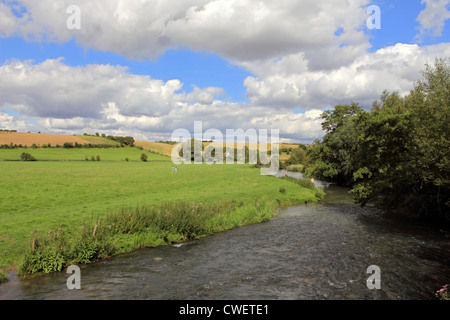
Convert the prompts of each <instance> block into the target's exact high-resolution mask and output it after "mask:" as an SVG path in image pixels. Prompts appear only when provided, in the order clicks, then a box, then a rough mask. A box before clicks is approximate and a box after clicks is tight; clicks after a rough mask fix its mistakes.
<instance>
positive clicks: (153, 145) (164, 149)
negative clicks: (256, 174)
mask: <svg viewBox="0 0 450 320" xmlns="http://www.w3.org/2000/svg"><path fill="white" fill-rule="evenodd" d="M211 143H212V142H203V146H204V147H207V146H208V145H210V144H211ZM135 145H137V146H141V147H143V148H144V149H146V150H149V151H152V152H157V153H159V154H163V155H166V156H169V157H170V156H171V154H172V149H173V147H174V146H175V145H170V144H167V143H161V142H152V141H142V140H136V141H135ZM235 146H236V144H235ZM246 146H249V144H248V143H246ZM223 147H224V148H225V144H224V146H223ZM298 147H299V145H297V144H285V143H283V144H280V145H279V149H280V150H281V149H284V148H293V149H294V148H298ZM258 148H259V146H258ZM270 148H271V145H270V144H269V145H267V150H270ZM289 157H290V156H289V155H288V154H280V160H281V161H285V160H287V159H289Z"/></svg>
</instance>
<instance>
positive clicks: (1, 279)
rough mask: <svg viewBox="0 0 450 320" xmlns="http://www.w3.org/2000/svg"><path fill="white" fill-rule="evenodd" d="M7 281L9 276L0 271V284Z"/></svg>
mask: <svg viewBox="0 0 450 320" xmlns="http://www.w3.org/2000/svg"><path fill="white" fill-rule="evenodd" d="M8 280H9V276H8V275H7V274H6V272H4V271H0V284H2V283H4V282H6V281H8Z"/></svg>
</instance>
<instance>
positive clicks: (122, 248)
mask: <svg viewBox="0 0 450 320" xmlns="http://www.w3.org/2000/svg"><path fill="white" fill-rule="evenodd" d="M0 173H1V174H2V176H3V177H4V178H5V179H4V180H3V181H2V183H3V184H5V186H4V187H5V188H3V190H5V192H4V193H2V195H0V200H1V201H2V203H4V204H5V205H4V206H3V207H2V214H1V215H0V236H1V238H0V252H2V253H5V254H2V255H1V256H0V269H2V270H7V271H17V268H16V266H20V265H24V263H25V266H26V267H22V271H24V274H34V273H39V272H47V271H49V270H58V269H62V268H63V267H64V266H65V265H66V264H67V263H70V262H73V261H83V260H84V261H86V262H87V261H95V260H96V259H100V258H103V257H107V256H111V255H116V254H120V253H124V252H130V251H133V250H135V249H136V248H140V247H146V246H156V245H162V244H170V243H175V242H181V241H184V240H187V239H189V238H194V237H195V238H199V237H203V236H205V235H208V234H211V233H214V232H220V231H223V230H227V229H230V228H234V227H236V226H240V225H245V224H249V223H257V222H261V221H266V220H267V219H268V218H270V217H271V215H272V214H274V212H275V208H276V207H279V206H284V205H292V204H298V203H305V202H310V201H318V200H319V199H320V194H321V193H320V191H318V190H317V189H308V188H304V187H301V186H299V185H297V184H295V183H292V182H290V181H285V180H283V179H276V178H274V177H268V176H261V175H260V170H259V169H256V168H252V166H250V165H235V166H219V165H212V166H209V165H184V166H180V167H179V168H178V170H177V173H176V174H175V173H172V171H171V163H170V162H166V163H164V162H153V163H150V162H149V163H144V162H131V161H130V162H126V161H122V162H121V161H117V162H90V161H86V162H82V161H80V162H70V161H69V162H39V161H37V162H33V163H29V162H5V163H3V164H2V167H1V168H0ZM255 199H257V200H255ZM175 203H177V204H179V206H180V207H178V209H180V208H183V210H186V208H188V206H199V208H201V210H206V211H211V212H213V211H214V210H216V209H217V208H216V209H212V208H214V205H216V206H218V207H220V208H221V209H220V210H219V209H217V210H219V211H220V214H218V215H217V216H216V218H215V219H213V218H214V215H211V217H210V218H209V219H210V220H208V228H209V229H207V230H206V231H204V232H192V233H191V234H189V233H186V232H180V230H178V229H176V228H175V229H173V230H172V229H169V230H168V229H165V228H162V229H161V230H150V227H149V226H148V225H146V224H145V223H143V224H142V226H144V227H143V228H142V229H139V231H138V232H135V233H129V232H121V233H117V234H115V235H114V236H112V234H113V233H112V232H113V231H111V230H114V228H112V227H111V226H112V224H113V223H114V222H111V221H112V220H113V217H115V218H117V217H121V219H123V220H124V221H123V223H125V222H127V223H129V222H130V221H126V219H124V217H125V212H127V214H130V213H131V215H132V216H133V215H136V216H139V215H141V213H142V212H143V211H139V210H141V209H142V210H144V209H145V210H147V212H148V214H149V216H151V215H153V218H152V219H154V217H155V216H157V215H156V214H155V212H153V210H155V209H152V208H158V210H160V209H161V208H162V206H164V205H165V204H171V205H173V204H175ZM258 205H259V206H260V207H258ZM261 205H263V206H264V208H262V207H261ZM175 207H177V206H174V208H175ZM130 208H132V209H130ZM205 208H209V209H205ZM226 208H230V209H229V210H228V209H227V210H225V209H226ZM178 209H176V210H178ZM263 209H264V210H263ZM127 210H128V211H127ZM145 210H144V211H145ZM176 210H175V211H176ZM180 210H181V209H180ZM199 210H200V209H199ZM217 210H216V211H214V212H219V211H217ZM266 210H267V212H266ZM138 211H139V212H138ZM269 211H270V212H269ZM151 212H153V213H151ZM176 212H177V211H176ZM194 212H196V211H195V210H194ZM150 213H151V215H150ZM197 213H198V212H197ZM224 217H226V218H227V219H225V218H224ZM108 219H109V220H108ZM132 220H133V219H132ZM150 220H151V219H150ZM185 220H186V219H184V220H183V219H182V221H184V222H186V221H185ZM174 221H177V219H175V220H174ZM110 222H111V223H110ZM177 223H178V222H177ZM96 226H97V227H96ZM115 226H117V224H116V225H115ZM184 226H185V227H186V225H184ZM213 226H214V227H213ZM108 227H109V230H110V231H108V232H111V233H108V232H107V228H108ZM191 227H192V226H191ZM82 228H84V229H82ZM94 229H96V230H95V232H94ZM93 235H94V236H93ZM87 238H91V239H93V240H94V241H93V242H86V239H87ZM83 241H84V242H83ZM50 243H52V244H51V245H50ZM80 243H83V245H80ZM46 246H48V247H49V248H54V249H51V250H50V249H48V250H47V249H45V250H43V251H42V252H41V253H40V254H39V255H38V254H37V253H38V252H39V251H38V250H39V249H38V248H39V247H40V248H44V247H46ZM75 247H77V248H78V251H77V252H75V251H74V248H75ZM32 249H33V250H34V254H30V252H31V250H32ZM69 253H70V254H69ZM24 254H28V256H29V259H28V260H26V259H24ZM43 256H46V257H47V258H45V259H44V258H43ZM30 261H34V265H35V266H38V267H35V268H34V270H33V267H31V265H32V262H30ZM30 271H31V272H30Z"/></svg>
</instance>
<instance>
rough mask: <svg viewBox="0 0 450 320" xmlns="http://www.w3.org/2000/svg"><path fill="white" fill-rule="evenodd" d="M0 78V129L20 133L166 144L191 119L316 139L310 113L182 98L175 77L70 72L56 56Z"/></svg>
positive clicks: (9, 68) (89, 69) (16, 66)
mask: <svg viewBox="0 0 450 320" xmlns="http://www.w3.org/2000/svg"><path fill="white" fill-rule="evenodd" d="M0 73H1V74H2V75H3V77H1V78H0V106H3V107H0V110H3V113H0V115H1V117H0V126H1V127H5V128H14V129H17V128H19V129H21V128H25V127H26V126H25V124H28V129H26V131H28V130H33V131H42V132H54V133H63V132H64V133H69V134H72V133H83V132H92V131H101V132H107V133H111V134H118V133H120V132H128V134H133V135H136V136H137V137H139V136H140V137H146V138H148V139H154V138H155V134H156V136H159V137H162V136H164V137H165V138H166V139H168V138H170V134H171V132H172V131H173V130H175V129H177V128H187V129H189V130H192V129H193V124H194V121H198V120H201V121H203V122H204V127H205V130H206V129H207V128H216V129H219V130H222V131H223V132H225V130H226V129H228V128H230V129H232V128H235V129H238V128H255V129H268V128H277V129H280V130H282V132H285V133H286V134H290V135H295V134H297V135H300V136H305V135H306V136H308V137H313V136H314V137H316V136H317V135H320V130H317V126H316V125H317V123H316V122H317V119H318V116H315V117H311V116H307V115H303V114H294V113H293V112H289V113H283V114H280V112H279V110H277V109H274V108H270V107H266V106H257V105H249V104H244V103H232V102H228V101H220V100H216V99H215V97H216V96H218V95H221V94H223V90H222V89H220V88H214V87H211V88H204V89H201V88H198V87H195V88H194V90H193V91H192V92H190V93H185V92H184V91H181V89H182V88H183V84H182V83H181V82H180V81H179V80H177V79H173V80H169V81H167V82H163V81H161V80H154V79H151V78H150V77H149V76H143V75H133V74H130V73H128V72H127V69H126V68H123V67H120V66H110V65H89V66H86V67H72V66H68V65H66V64H64V61H63V60H62V59H49V60H46V61H44V62H42V63H39V64H33V63H32V62H31V61H17V60H16V61H12V62H9V63H7V64H5V65H3V66H0ZM6 111H14V112H15V113H16V114H17V115H14V116H12V115H8V114H6V113H5V112H6ZM284 120H286V121H287V122H289V123H290V125H289V126H286V125H285V124H283V121H284ZM313 124H315V125H313ZM314 128H315V129H314Z"/></svg>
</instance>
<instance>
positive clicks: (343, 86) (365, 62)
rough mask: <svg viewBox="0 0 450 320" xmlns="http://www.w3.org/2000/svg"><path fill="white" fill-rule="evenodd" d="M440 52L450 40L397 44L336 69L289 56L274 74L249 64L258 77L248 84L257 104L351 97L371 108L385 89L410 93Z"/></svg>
mask: <svg viewBox="0 0 450 320" xmlns="http://www.w3.org/2000/svg"><path fill="white" fill-rule="evenodd" d="M440 56H450V43H443V44H439V45H432V46H425V47H419V46H418V45H407V44H397V45H395V46H392V47H387V48H383V49H380V50H378V51H376V52H374V53H366V54H364V55H361V56H359V57H358V58H357V59H355V61H353V62H352V63H351V64H350V65H345V66H342V67H339V68H335V69H332V70H310V69H309V68H306V67H305V66H306V65H307V61H306V60H304V63H299V62H298V61H300V60H301V59H302V56H301V55H299V56H297V57H296V59H295V60H293V59H292V58H291V57H287V58H286V61H284V58H283V59H282V60H280V61H277V62H274V63H272V64H271V69H270V68H269V69H270V72H266V70H268V68H267V67H266V65H265V64H266V63H267V62H264V63H262V64H261V65H257V64H253V65H251V66H249V64H246V66H247V67H249V68H251V70H252V71H253V72H254V73H255V76H251V77H248V78H247V79H246V80H245V86H246V87H247V89H248V95H249V98H250V100H251V102H252V104H259V105H266V106H274V107H278V108H282V109H285V110H289V109H292V108H300V109H302V110H309V109H311V108H316V109H324V108H328V107H332V106H334V105H336V104H339V103H350V102H351V101H354V102H360V103H361V104H363V105H365V106H366V107H369V108H370V106H371V104H372V102H373V101H374V100H375V99H377V98H378V97H379V96H380V95H381V93H382V91H383V90H385V89H387V90H390V91H398V92H399V93H400V94H401V95H405V94H406V93H408V92H409V91H410V90H411V89H412V88H413V86H414V82H415V81H416V80H418V79H420V78H421V71H422V70H423V68H424V65H425V63H427V62H428V63H433V61H434V59H435V57H440ZM297 60H298V61H297ZM292 61H295V63H293V62H292ZM289 66H290V67H289ZM287 70H290V72H288V71H287Z"/></svg>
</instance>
